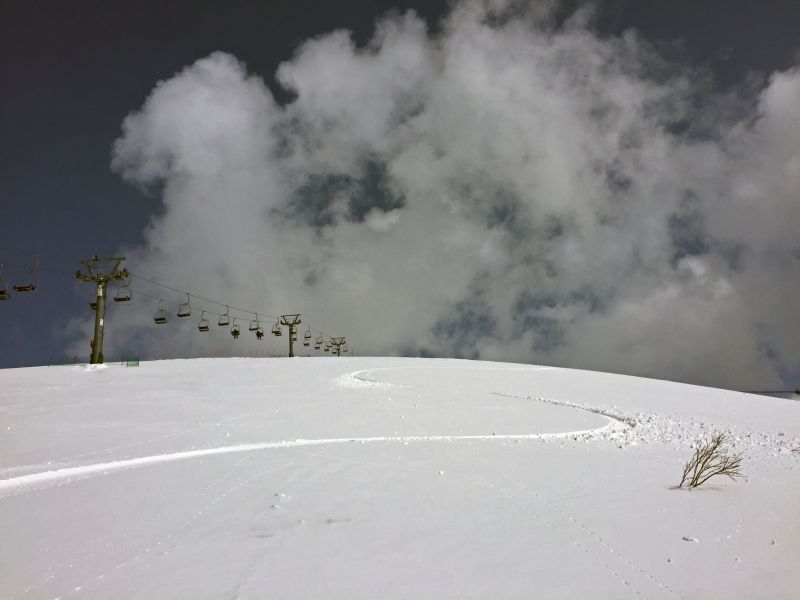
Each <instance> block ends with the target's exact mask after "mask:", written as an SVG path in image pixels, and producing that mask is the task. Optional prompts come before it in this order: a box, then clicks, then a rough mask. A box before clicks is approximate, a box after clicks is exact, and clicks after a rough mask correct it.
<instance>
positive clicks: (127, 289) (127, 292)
mask: <svg viewBox="0 0 800 600" xmlns="http://www.w3.org/2000/svg"><path fill="white" fill-rule="evenodd" d="M132 297H133V290H131V286H130V285H121V286H119V287H118V288H117V293H116V294H114V302H130V300H131V298H132Z"/></svg>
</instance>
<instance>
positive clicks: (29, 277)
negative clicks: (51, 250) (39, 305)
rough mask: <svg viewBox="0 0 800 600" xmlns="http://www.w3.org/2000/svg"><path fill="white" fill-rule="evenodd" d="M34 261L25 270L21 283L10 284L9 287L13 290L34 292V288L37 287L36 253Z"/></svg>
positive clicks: (37, 260)
mask: <svg viewBox="0 0 800 600" xmlns="http://www.w3.org/2000/svg"><path fill="white" fill-rule="evenodd" d="M35 257H36V261H35V263H34V265H33V266H32V267H31V268H30V269H28V270H27V271H25V277H24V278H23V281H22V283H19V284H16V285H12V286H11V289H12V290H14V291H15V292H35V291H36V288H37V287H39V276H38V274H37V273H38V270H39V255H38V254H36V255H35Z"/></svg>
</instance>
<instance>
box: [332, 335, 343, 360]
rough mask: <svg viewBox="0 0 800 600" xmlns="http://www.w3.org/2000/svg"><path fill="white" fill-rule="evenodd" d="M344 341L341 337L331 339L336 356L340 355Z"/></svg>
mask: <svg viewBox="0 0 800 600" xmlns="http://www.w3.org/2000/svg"><path fill="white" fill-rule="evenodd" d="M344 344H345V341H344V338H343V337H332V338H331V346H333V347H334V348H336V356H341V355H342V346H344Z"/></svg>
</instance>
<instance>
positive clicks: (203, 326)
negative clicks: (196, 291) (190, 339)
mask: <svg viewBox="0 0 800 600" xmlns="http://www.w3.org/2000/svg"><path fill="white" fill-rule="evenodd" d="M197 330H198V331H208V319H206V311H203V312H202V314H201V315H200V321H198V323H197Z"/></svg>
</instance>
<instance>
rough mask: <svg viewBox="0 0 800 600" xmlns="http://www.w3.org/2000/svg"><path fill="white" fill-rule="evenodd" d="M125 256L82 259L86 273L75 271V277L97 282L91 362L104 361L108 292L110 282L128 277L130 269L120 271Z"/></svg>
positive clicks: (98, 362) (94, 363)
mask: <svg viewBox="0 0 800 600" xmlns="http://www.w3.org/2000/svg"><path fill="white" fill-rule="evenodd" d="M123 260H125V258H124V257H117V258H109V259H102V258H98V257H97V255H95V256H93V257H92V258H90V259H89V260H84V261H81V262H82V263H83V265H84V266H85V267H86V273H81V271H80V270H78V271H76V272H75V277H76V278H77V279H80V280H81V281H93V282H95V283H96V284H97V306H96V307H95V314H94V338H93V339H92V356H91V358H90V359H89V363H90V364H93V365H96V364H100V363H102V362H103V333H104V329H105V316H106V292H107V289H108V282H109V281H113V280H117V281H118V280H122V279H127V278H128V270H127V269H122V270H121V271H120V269H119V264H120V263H121V262H122V261H123Z"/></svg>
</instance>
